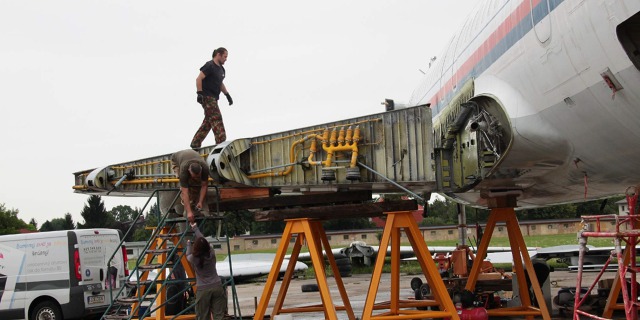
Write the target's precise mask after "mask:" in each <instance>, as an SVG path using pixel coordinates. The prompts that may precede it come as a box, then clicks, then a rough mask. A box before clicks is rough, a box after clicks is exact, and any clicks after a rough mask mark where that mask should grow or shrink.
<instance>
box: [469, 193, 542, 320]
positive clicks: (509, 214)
mask: <svg viewBox="0 0 640 320" xmlns="http://www.w3.org/2000/svg"><path fill="white" fill-rule="evenodd" d="M516 197H517V196H516V195H505V196H500V197H496V198H490V199H489V204H490V207H491V213H490V214H489V220H488V221H487V226H486V227H485V233H484V236H483V237H482V240H481V241H480V245H479V246H478V253H477V254H476V257H478V259H476V260H474V263H473V267H472V268H471V272H470V274H469V279H468V280H467V285H466V288H465V289H467V290H469V291H474V289H475V287H476V282H477V280H478V275H479V274H480V267H481V265H482V263H481V262H482V260H483V259H484V257H486V256H487V248H488V247H489V242H490V241H491V235H492V234H493V230H494V229H495V227H496V224H497V223H498V222H505V223H506V225H507V233H508V235H509V244H510V245H511V252H512V253H513V266H514V269H515V272H516V277H517V279H518V289H519V294H520V301H521V302H522V306H520V307H509V308H499V309H489V310H487V312H488V314H489V318H491V317H518V316H520V317H526V318H527V319H533V317H536V316H541V317H542V318H543V319H545V320H550V319H551V314H550V313H549V309H548V308H547V304H546V302H545V299H544V295H543V294H542V289H540V283H538V278H537V277H536V274H535V272H534V269H533V264H532V263H531V258H530V257H529V252H528V251H527V246H526V244H525V242H524V238H523V237H522V232H521V231H520V226H519V225H518V218H516V212H515V210H514V209H513V208H514V207H516ZM525 268H526V270H525ZM525 272H526V273H527V274H528V275H529V279H530V280H531V288H532V289H533V292H534V296H535V298H536V301H537V303H538V307H537V308H536V307H535V306H534V305H533V304H532V303H531V297H530V295H529V289H528V287H527V280H526V277H525Z"/></svg>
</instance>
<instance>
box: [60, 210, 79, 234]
mask: <svg viewBox="0 0 640 320" xmlns="http://www.w3.org/2000/svg"><path fill="white" fill-rule="evenodd" d="M62 226H63V229H62V230H73V229H75V228H76V223H75V222H74V221H73V217H71V213H69V212H67V213H66V214H65V215H64V224H63V225H62Z"/></svg>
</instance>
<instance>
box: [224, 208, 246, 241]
mask: <svg viewBox="0 0 640 320" xmlns="http://www.w3.org/2000/svg"><path fill="white" fill-rule="evenodd" d="M224 223H225V226H226V229H227V235H228V236H229V237H233V236H237V235H241V234H245V233H247V232H248V231H251V224H252V223H253V213H252V212H251V211H249V210H239V211H232V212H225V214H224Z"/></svg>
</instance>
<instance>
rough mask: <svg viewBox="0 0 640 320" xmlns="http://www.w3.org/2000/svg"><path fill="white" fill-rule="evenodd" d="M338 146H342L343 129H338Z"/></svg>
mask: <svg viewBox="0 0 640 320" xmlns="http://www.w3.org/2000/svg"><path fill="white" fill-rule="evenodd" d="M338 145H344V127H342V128H340V133H339V134H338Z"/></svg>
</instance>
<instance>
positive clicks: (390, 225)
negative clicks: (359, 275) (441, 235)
mask: <svg viewBox="0 0 640 320" xmlns="http://www.w3.org/2000/svg"><path fill="white" fill-rule="evenodd" d="M386 215H387V222H386V224H385V227H384V232H383V234H382V239H381V241H380V249H379V250H378V257H377V258H376V264H375V267H374V269H373V274H372V276H371V283H370V285H369V292H368V293H367V299H366V301H365V305H364V311H363V313H362V320H368V319H424V318H449V319H454V320H458V319H460V318H459V317H458V313H457V311H456V308H455V306H454V305H453V302H452V301H451V297H449V294H448V292H447V288H446V287H445V285H444V282H443V281H442V278H441V277H440V274H439V273H438V270H437V269H436V265H435V262H434V261H433V258H432V257H431V254H430V253H429V249H428V248H427V244H426V243H425V242H424V241H423V240H422V239H423V237H422V235H421V233H420V230H419V229H418V224H417V223H416V221H415V220H414V218H413V215H412V213H411V211H398V212H387V213H386ZM401 229H404V231H405V232H406V233H407V238H409V242H410V243H411V246H412V247H413V249H414V250H415V252H416V257H417V258H418V262H419V263H420V266H421V267H422V272H423V273H424V275H425V277H426V279H427V283H428V284H429V286H430V287H431V291H432V292H433V295H434V299H435V300H422V301H415V300H413V301H411V300H400V231H401ZM389 242H391V301H390V302H388V303H382V304H377V305H374V304H375V300H376V295H377V293H378V287H379V285H380V277H381V276H382V267H383V266H384V260H385V257H386V254H387V248H388V246H389ZM419 306H430V307H434V306H437V307H439V309H440V310H441V311H434V310H415V309H413V310H408V309H402V308H415V307H419ZM373 309H389V311H388V312H385V313H381V314H376V315H373Z"/></svg>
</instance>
